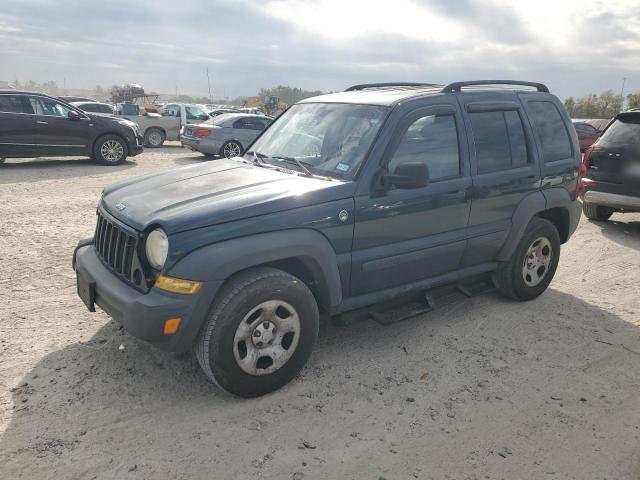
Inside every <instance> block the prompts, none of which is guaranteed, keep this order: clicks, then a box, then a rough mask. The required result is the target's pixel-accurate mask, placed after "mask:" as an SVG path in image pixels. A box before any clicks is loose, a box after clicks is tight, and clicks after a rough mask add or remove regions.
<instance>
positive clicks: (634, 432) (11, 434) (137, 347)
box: [0, 145, 640, 480]
mask: <svg viewBox="0 0 640 480" xmlns="http://www.w3.org/2000/svg"><path fill="white" fill-rule="evenodd" d="M202 161H204V157H202V156H200V155H198V154H194V153H191V152H189V151H187V150H183V149H181V148H179V147H178V146H176V145H173V146H167V147H165V148H163V149H159V150H148V151H147V152H145V153H144V154H143V155H140V156H139V157H137V158H136V161H135V162H128V163H126V164H125V165H122V166H119V167H102V166H98V165H95V164H93V163H91V162H90V161H89V160H82V159H79V160H71V159H38V160H33V161H22V160H20V161H18V160H8V161H7V163H6V164H4V165H0V199H1V200H2V201H1V202H0V218H1V220H0V286H1V287H2V289H3V292H4V294H3V295H2V301H1V302H0V478H3V479H18V478H24V479H40V478H64V479H94V478H95V479H127V478H132V479H138V478H139V479H165V478H171V479H174V478H175V479H186V478H194V479H200V478H224V479H233V478H277V479H287V478H293V479H297V480H300V479H302V478H307V479H337V478H341V479H342V478H344V479H373V480H376V479H380V478H384V479H387V480H392V479H412V478H419V479H509V480H511V479H547V478H548V479H565V478H567V479H569V478H570V479H579V480H587V479H605V478H606V479H638V478H640V441H639V438H640V399H639V392H640V300H639V299H640V254H639V251H640V215H624V216H623V215H619V214H615V215H614V216H613V217H612V220H611V221H610V222H607V223H592V222H589V221H586V220H584V219H583V221H582V223H581V224H580V227H579V229H578V231H577V233H576V234H575V236H574V237H573V238H572V239H571V241H570V242H569V243H568V244H567V245H566V246H563V250H562V256H561V261H560V266H559V268H558V272H557V274H556V278H555V280H554V281H553V283H552V284H551V287H550V288H549V290H548V291H547V292H546V293H544V294H543V295H542V296H541V297H540V298H538V299H536V300H534V301H532V302H529V303H516V302H513V301H509V300H507V299H504V298H502V297H500V296H499V295H497V294H493V293H489V294H485V295H481V296H477V297H474V298H470V299H467V298H463V297H462V296H461V295H457V294H453V293H452V294H448V295H447V296H446V297H444V298H443V299H441V301H440V303H441V306H440V308H437V309H436V310H435V311H434V312H432V313H429V314H427V315H422V316H419V317H415V318H412V319H409V320H406V321H403V322H400V323H396V324H393V325H390V326H386V327H385V326H382V325H380V324H378V323H375V322H373V321H370V320H364V321H360V322H356V323H353V324H351V325H349V326H347V327H342V328H339V327H336V326H333V325H332V324H330V323H329V322H327V323H326V324H324V325H323V327H322V330H321V334H320V340H319V344H318V346H317V348H316V350H315V352H314V354H313V355H312V357H311V360H310V362H309V364H308V366H307V367H306V368H305V369H304V370H303V371H302V373H301V374H300V375H299V377H298V378H297V379H296V380H295V381H293V382H292V383H291V384H290V385H288V386H287V387H285V388H283V389H282V390H280V391H278V392H275V393H274V394H271V395H268V396H266V397H263V398H259V399H254V400H241V399H237V398H233V397H231V396H229V395H226V394H224V393H221V392H219V391H218V390H216V389H215V387H213V386H212V385H210V384H208V383H207V382H206V380H205V378H204V376H203V375H202V374H201V373H200V372H199V370H198V368H197V365H196V362H195V360H194V358H193V357H192V356H191V355H180V356H178V355H173V354H168V353H163V352H161V351H158V350H156V349H154V348H152V347H150V346H149V345H146V344H144V343H142V342H139V341H137V340H135V339H134V338H132V337H131V336H129V335H127V334H126V333H125V332H123V331H122V330H121V329H120V328H119V327H118V325H117V324H115V323H114V322H112V321H110V319H109V318H108V317H107V316H106V315H105V314H104V313H102V312H98V313H96V314H90V313H89V312H87V310H86V309H85V307H84V306H83V304H82V302H81V301H80V300H79V299H78V298H77V296H76V293H75V277H74V273H73V271H72V270H71V253H72V250H73V247H74V245H75V244H76V242H77V240H78V239H79V238H82V237H86V236H90V235H91V234H92V232H93V228H94V221H95V215H94V212H95V206H96V202H97V200H98V196H99V194H100V190H101V189H102V187H103V186H104V185H106V184H109V183H111V182H113V181H116V180H119V179H123V178H127V177H130V176H134V175H140V174H143V173H147V172H151V171H155V170H160V169H167V168H175V167H177V166H180V165H186V164H191V163H194V162H202ZM120 345H123V346H124V350H120V349H119V348H118V347H119V346H120Z"/></svg>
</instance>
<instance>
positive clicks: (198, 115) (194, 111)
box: [184, 107, 210, 120]
mask: <svg viewBox="0 0 640 480" xmlns="http://www.w3.org/2000/svg"><path fill="white" fill-rule="evenodd" d="M184 110H185V113H186V114H187V120H209V118H210V117H209V115H207V113H205V112H204V110H200V109H199V108H198V107H185V109H184Z"/></svg>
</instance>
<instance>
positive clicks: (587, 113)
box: [564, 90, 622, 118]
mask: <svg viewBox="0 0 640 480" xmlns="http://www.w3.org/2000/svg"><path fill="white" fill-rule="evenodd" d="M564 104H565V107H566V108H567V111H568V112H569V114H570V115H571V116H572V117H573V118H612V117H614V116H615V115H616V114H617V113H619V112H620V111H621V110H622V97H620V95H616V94H614V93H613V91H611V90H606V91H604V92H602V93H601V94H600V95H598V94H595V93H589V94H587V95H585V96H583V97H580V98H578V99H574V98H573V97H569V98H567V99H566V100H565V102H564Z"/></svg>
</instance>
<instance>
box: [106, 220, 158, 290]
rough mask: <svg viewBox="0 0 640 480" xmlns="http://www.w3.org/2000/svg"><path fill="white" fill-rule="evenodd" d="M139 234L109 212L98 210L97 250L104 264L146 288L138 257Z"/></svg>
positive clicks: (131, 281) (139, 286) (127, 279)
mask: <svg viewBox="0 0 640 480" xmlns="http://www.w3.org/2000/svg"><path fill="white" fill-rule="evenodd" d="M139 243H140V239H139V236H138V234H137V233H136V232H135V231H133V230H130V229H128V227H125V226H124V225H121V224H119V223H117V222H116V221H115V220H114V219H112V218H110V216H108V214H106V213H105V212H102V211H101V210H98V221H97V224H96V232H95V236H94V245H95V248H96V252H97V253H98V256H99V257H100V259H101V260H102V261H103V262H104V264H105V265H106V266H107V267H108V268H109V269H110V270H112V271H113V272H115V273H117V274H118V275H120V276H121V277H122V278H123V279H124V280H125V281H127V282H129V283H131V284H133V285H134V286H135V287H137V288H141V289H144V288H145V287H146V285H145V284H144V281H143V280H144V274H143V272H142V267H141V265H140V261H139V259H138V245H139Z"/></svg>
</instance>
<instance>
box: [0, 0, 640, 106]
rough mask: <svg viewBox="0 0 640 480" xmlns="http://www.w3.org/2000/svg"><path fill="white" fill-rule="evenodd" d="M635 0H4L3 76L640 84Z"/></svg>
mask: <svg viewBox="0 0 640 480" xmlns="http://www.w3.org/2000/svg"><path fill="white" fill-rule="evenodd" d="M639 1H640V0H619V1H616V0H607V1H606V2H601V1H593V0H575V1H574V0H536V1H531V2H529V1H527V2H525V1H522V0H389V1H384V2H383V1H375V0H362V1H361V0H264V1H259V0H183V1H176V0H172V1H167V0H99V1H97V0H3V1H2V8H0V80H7V81H11V80H14V79H19V80H21V81H24V80H27V79H32V80H36V81H39V82H42V81H46V80H56V81H57V82H58V83H59V84H62V83H63V80H64V79H66V85H67V87H70V88H93V87H94V86H95V85H97V84H100V85H102V86H110V85H112V84H115V83H123V82H133V83H140V84H142V85H143V86H144V87H145V88H146V89H147V90H156V91H159V92H166V93H173V92H175V90H176V87H177V89H178V91H179V92H180V93H187V94H192V95H199V94H203V95H206V94H207V78H206V74H205V71H206V68H207V67H208V68H209V72H210V74H211V80H212V86H213V90H214V95H215V96H217V95H220V94H224V95H227V96H229V97H234V96H237V95H251V94H254V93H255V92H256V91H257V89H258V88H260V87H268V86H272V85H277V84H284V85H290V86H298V87H302V88H307V89H322V90H340V89H343V88H345V87H346V86H348V85H351V84H355V83H363V82H381V81H394V80H403V81H426V82H438V83H444V82H448V81H454V80H462V79H475V78H517V79H526V80H535V81H541V82H545V83H547V84H548V85H549V86H550V87H551V89H552V91H553V92H555V93H556V94H557V95H558V96H560V97H561V98H564V97H566V96H568V95H582V94H585V93H588V92H592V91H593V92H600V91H602V90H605V89H613V90H614V91H616V92H620V88H621V86H622V79H623V77H626V78H627V82H626V87H625V91H640V8H639V5H638V2H639Z"/></svg>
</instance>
